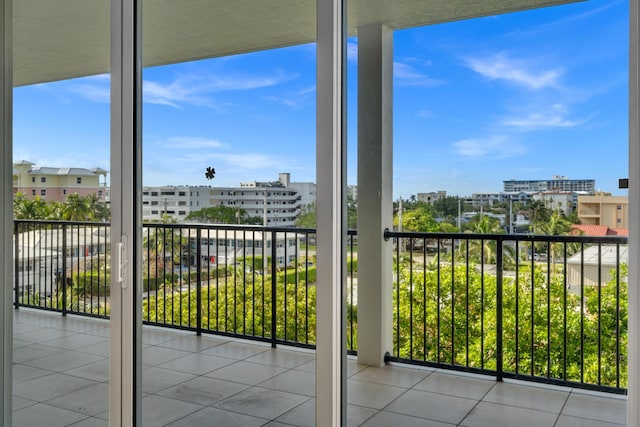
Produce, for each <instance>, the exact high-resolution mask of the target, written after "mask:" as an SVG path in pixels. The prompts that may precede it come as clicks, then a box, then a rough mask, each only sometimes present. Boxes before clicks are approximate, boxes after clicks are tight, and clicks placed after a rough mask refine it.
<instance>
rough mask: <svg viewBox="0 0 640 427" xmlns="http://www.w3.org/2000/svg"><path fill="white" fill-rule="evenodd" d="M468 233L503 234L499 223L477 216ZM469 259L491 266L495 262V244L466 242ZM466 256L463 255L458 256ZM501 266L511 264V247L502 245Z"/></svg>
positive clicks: (483, 216) (483, 241)
mask: <svg viewBox="0 0 640 427" xmlns="http://www.w3.org/2000/svg"><path fill="white" fill-rule="evenodd" d="M467 232H469V233H475V234H504V229H503V227H502V224H500V221H498V220H497V219H495V218H491V217H490V216H488V215H481V214H478V215H476V217H475V220H474V222H473V223H472V228H471V229H470V230H468V231H467ZM467 242H468V245H469V258H470V259H472V260H475V261H476V262H480V263H482V264H485V263H486V264H491V263H495V262H496V261H497V259H496V255H497V242H496V241H495V240H491V239H476V240H471V239H470V240H468V241H467ZM460 255H463V256H466V253H465V254H460ZM502 256H503V258H502V259H503V264H509V263H513V259H514V251H513V248H512V247H511V246H507V245H502Z"/></svg>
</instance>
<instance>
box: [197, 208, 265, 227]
mask: <svg viewBox="0 0 640 427" xmlns="http://www.w3.org/2000/svg"><path fill="white" fill-rule="evenodd" d="M185 219H186V220H189V221H197V222H204V223H208V224H262V218H260V217H251V216H249V215H248V214H247V211H245V210H244V209H239V208H231V207H229V206H212V207H208V208H202V209H200V210H197V211H193V212H191V213H189V215H187V216H186V218H185Z"/></svg>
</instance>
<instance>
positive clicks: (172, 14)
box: [13, 0, 575, 86]
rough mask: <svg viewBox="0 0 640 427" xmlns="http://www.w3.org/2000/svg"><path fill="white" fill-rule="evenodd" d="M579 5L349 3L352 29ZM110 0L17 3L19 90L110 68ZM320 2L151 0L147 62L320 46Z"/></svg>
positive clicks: (547, 1) (456, 0)
mask: <svg viewBox="0 0 640 427" xmlns="http://www.w3.org/2000/svg"><path fill="white" fill-rule="evenodd" d="M573 1H575V0H555V1H554V0H349V3H348V23H349V32H350V33H351V34H355V33H356V30H355V29H356V28H357V27H358V26H360V25H363V24H367V23H372V22H381V23H384V24H386V25H388V26H390V27H391V28H394V29H398V28H407V27H415V26H422V25H430V24H436V23H441V22H449V21H455V20H460V19H467V18H473V17H478V16H486V15H495V14H499V13H506V12H512V11H517V10H524V9H531V8H536V7H543V6H551V5H557V4H563V3H572V2H573ZM109 3H110V2H109V0H14V6H13V8H14V30H13V31H14V34H13V37H14V45H13V46H14V82H15V85H16V86H21V85H27V84H33V83H40V82H47V81H55V80H63V79H68V78H72V77H79V76H86V75H93V74H101V73H105V72H108V67H109V20H110V18H109V14H110V6H109ZM315 9H316V1H315V0H144V1H143V31H144V37H143V55H144V64H145V65H146V66H148V65H160V64H170V63H176V62H182V61H190V60H196V59H202V58H211V57H216V56H225V55H232V54H236V53H243V52H251V51H256V50H263V49H269V48H275V47H282V46H289V45H295V44H301V43H308V42H312V41H314V39H315V32H316V27H315Z"/></svg>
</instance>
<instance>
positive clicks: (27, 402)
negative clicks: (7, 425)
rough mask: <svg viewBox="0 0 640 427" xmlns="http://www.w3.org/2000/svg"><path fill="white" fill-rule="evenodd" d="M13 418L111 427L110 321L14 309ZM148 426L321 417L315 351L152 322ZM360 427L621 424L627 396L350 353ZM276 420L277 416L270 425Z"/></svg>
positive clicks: (354, 421) (146, 375)
mask: <svg viewBox="0 0 640 427" xmlns="http://www.w3.org/2000/svg"><path fill="white" fill-rule="evenodd" d="M14 332H15V333H14V375H13V376H14V378H13V380H14V387H13V394H14V415H13V422H14V426H29V427H32V426H36V425H42V426H45V425H46V426H57V425H60V426H63V425H77V426H105V427H106V426H108V421H107V420H108V400H109V398H108V359H107V355H108V354H109V351H108V346H109V344H108V335H109V326H108V323H107V321H106V320H104V319H94V318H87V317H77V316H71V315H70V316H61V315H60V314H58V313H53V312H46V311H43V310H33V309H24V308H21V309H19V310H16V311H15V312H14ZM143 365H144V368H143V374H142V377H143V384H142V387H143V395H144V397H143V401H142V408H143V425H145V426H165V425H171V426H207V425H212V424H211V423H212V422H213V421H215V422H216V424H215V425H229V426H261V425H274V426H275V425H281V426H287V425H288V426H312V425H313V423H314V394H315V390H314V368H315V363H314V353H313V351H310V350H301V349H297V348H291V347H278V348H277V349H272V348H271V347H270V346H269V345H267V344H261V343H256V342H249V341H247V340H239V339H235V338H228V337H221V336H210V335H204V336H197V335H195V334H194V333H192V332H185V331H177V330H174V329H166V328H158V327H152V326H145V328H144V332H143ZM347 376H348V380H347V401H348V404H347V414H348V422H349V424H348V425H350V426H356V425H363V426H389V425H396V426H425V425H434V426H435V425H437V426H454V425H459V426H496V427H499V426H514V425H524V424H522V423H523V421H522V420H527V424H526V425H528V426H558V427H560V426H577V425H580V426H605V425H606V426H614V427H615V426H622V425H625V424H624V423H625V417H626V414H625V408H626V398H625V397H624V396H620V395H617V394H611V393H602V392H592V391H585V390H582V389H576V388H571V387H558V386H551V385H541V384H535V383H531V382H523V381H517V380H509V379H506V380H505V381H504V382H496V381H495V378H492V377H489V376H484V375H477V374H471V373H462V372H455V371H451V370H447V369H436V368H429V367H416V366H411V365H406V364H401V363H391V364H390V365H389V366H385V367H383V368H374V367H367V366H364V365H360V364H358V363H357V362H356V360H355V359H354V358H353V357H349V359H348V361H347ZM271 421H273V424H269V423H270V422H271Z"/></svg>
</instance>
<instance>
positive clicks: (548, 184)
mask: <svg viewBox="0 0 640 427" xmlns="http://www.w3.org/2000/svg"><path fill="white" fill-rule="evenodd" d="M503 184H504V192H505V193H516V192H525V193H539V192H544V191H575V192H577V191H586V192H587V193H593V192H594V191H595V189H596V180H595V179H569V178H567V177H566V176H560V175H556V176H553V177H551V179H536V180H517V179H510V180H508V181H503Z"/></svg>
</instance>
